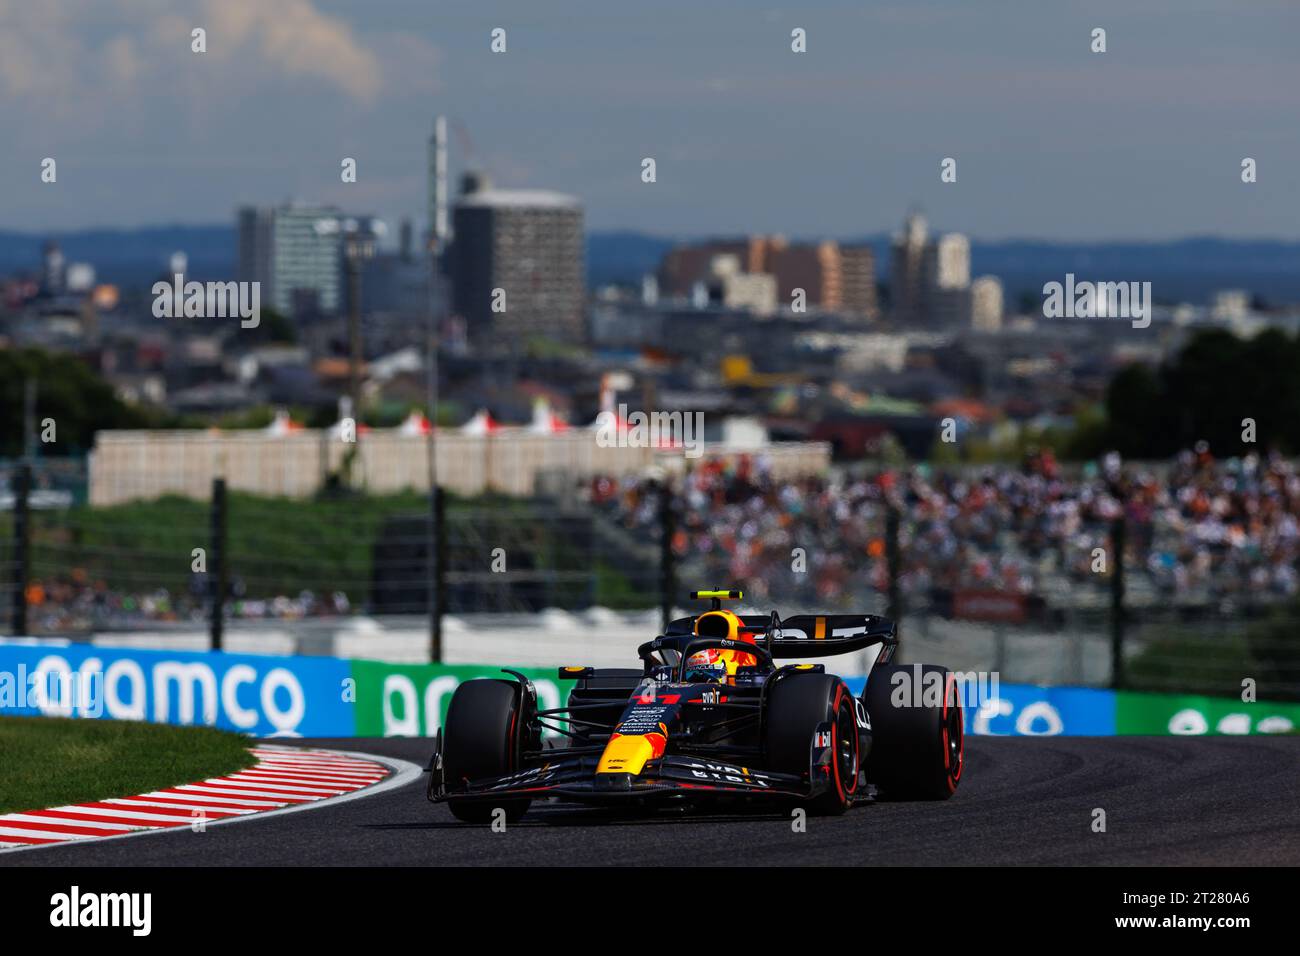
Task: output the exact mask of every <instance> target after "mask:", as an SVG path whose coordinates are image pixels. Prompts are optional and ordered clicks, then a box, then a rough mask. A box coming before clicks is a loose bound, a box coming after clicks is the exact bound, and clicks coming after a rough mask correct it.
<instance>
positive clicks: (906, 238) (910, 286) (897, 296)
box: [889, 213, 926, 326]
mask: <svg viewBox="0 0 1300 956" xmlns="http://www.w3.org/2000/svg"><path fill="white" fill-rule="evenodd" d="M925 249H926V224H925V219H924V218H922V217H921V216H920V215H919V214H917V213H912V214H911V215H909V216H908V217H907V219H906V220H905V221H904V223H903V231H902V232H901V233H898V234H897V235H895V236H894V239H893V242H892V243H891V250H890V262H889V291H890V295H891V296H892V299H893V306H892V309H891V312H892V314H893V318H894V321H895V322H897V323H899V324H900V325H904V326H915V325H919V324H921V323H922V322H923V321H924V320H925V314H924V311H925V302H924V298H923V293H924V276H923V273H924V258H925Z"/></svg>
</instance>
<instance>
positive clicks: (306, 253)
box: [238, 203, 345, 315]
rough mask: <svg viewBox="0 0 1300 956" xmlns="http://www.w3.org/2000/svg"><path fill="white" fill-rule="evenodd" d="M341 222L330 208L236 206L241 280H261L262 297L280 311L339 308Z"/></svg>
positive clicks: (296, 204)
mask: <svg viewBox="0 0 1300 956" xmlns="http://www.w3.org/2000/svg"><path fill="white" fill-rule="evenodd" d="M344 224H345V220H344V218H343V216H342V214H341V213H340V212H339V210H337V209H335V208H333V207H330V206H312V205H307V204H303V203H290V204H288V205H284V206H276V207H262V208H255V207H245V208H243V209H240V210H239V215H238V227H239V239H238V243H239V249H238V270H239V276H238V277H239V280H240V281H241V282H260V283H261V284H262V301H263V302H264V303H266V304H267V305H269V306H271V307H272V308H274V309H275V310H276V311H278V312H280V313H281V314H282V315H293V314H294V313H295V311H297V309H298V307H300V306H303V305H307V304H309V305H312V306H314V307H315V308H317V309H319V310H320V311H322V312H325V313H337V312H339V311H340V310H341V309H342V307H343V300H342V291H343V262H342V245H341V243H342V236H343V230H344Z"/></svg>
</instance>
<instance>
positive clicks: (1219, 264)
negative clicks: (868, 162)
mask: <svg viewBox="0 0 1300 956" xmlns="http://www.w3.org/2000/svg"><path fill="white" fill-rule="evenodd" d="M47 238H49V239H54V240H55V241H57V242H58V243H59V245H60V246H61V247H62V248H63V252H64V255H65V256H66V257H67V259H68V260H69V261H76V262H90V263H92V264H93V265H94V266H95V268H96V271H97V273H98V275H99V277H100V279H101V281H107V282H115V283H118V284H119V285H123V286H128V287H129V286H144V285H147V284H148V283H150V282H153V281H154V280H155V279H157V278H158V277H159V276H161V275H162V274H164V273H165V272H166V269H167V262H168V259H169V258H170V256H171V254H172V253H173V252H175V251H177V250H184V251H185V252H186V254H187V255H188V256H189V261H190V274H191V275H192V276H193V277H194V278H196V279H200V280H203V279H209V278H230V277H232V276H233V274H234V270H235V230H234V227H233V226H230V225H215V226H150V227H145V228H141V229H122V230H118V229H94V230H85V231H74V232H65V233H54V234H51V235H49V236H42V235H36V234H31V233H16V232H4V231H0V275H9V274H12V273H14V272H19V271H29V272H35V271H37V270H38V269H39V268H40V259H41V246H42V244H43V243H44V242H45V240H46V239H47ZM846 241H851V242H861V243H866V244H869V245H871V246H872V247H873V248H874V249H875V251H876V268H877V271H878V273H879V274H880V277H881V279H882V280H884V279H886V278H887V266H888V256H889V237H888V235H886V234H883V233H877V234H874V235H867V236H859V237H856V238H851V239H848V240H846ZM674 244H675V240H673V239H668V238H664V237H661V236H654V235H648V234H646V233H641V232H634V231H627V230H620V231H609V232H592V233H589V234H588V235H587V279H588V282H589V283H590V284H591V285H593V286H596V285H604V284H607V283H614V282H625V283H636V282H638V281H640V278H641V276H642V275H644V274H645V273H647V272H651V271H653V270H654V269H655V267H656V266H657V265H658V263H659V260H660V259H661V258H662V257H663V255H664V253H665V252H667V251H668V250H669V249H671V248H672V247H673V245H674ZM971 272H972V275H985V274H992V275H996V276H1000V277H1001V278H1002V281H1003V284H1004V285H1005V287H1006V298H1007V302H1008V304H1009V305H1012V306H1014V305H1015V303H1016V300H1017V298H1018V297H1019V296H1020V295H1022V294H1025V293H1032V294H1040V292H1041V289H1042V286H1043V283H1045V282H1049V281H1052V280H1060V279H1061V278H1062V277H1063V276H1064V275H1065V273H1067V272H1073V273H1074V274H1075V275H1076V276H1078V277H1079V278H1081V279H1083V278H1092V279H1114V280H1120V279H1124V280H1137V281H1142V280H1149V281H1150V282H1151V283H1152V293H1153V295H1154V296H1155V298H1156V300H1157V301H1162V302H1165V301H1168V302H1173V301H1190V302H1203V301H1205V300H1206V299H1207V297H1208V296H1209V295H1210V294H1211V293H1213V292H1214V291H1215V290H1218V289H1227V288H1244V289H1248V290H1250V291H1251V292H1253V293H1255V294H1257V295H1259V296H1262V297H1263V298H1264V299H1265V300H1267V301H1270V302H1275V303H1279V302H1300V242H1287V241H1281V240H1237V239H1217V238H1213V237H1196V238H1188V239H1178V240H1170V241H1163V242H1059V241H1048V240H1037V239H1015V240H1005V241H998V242H983V241H979V240H975V241H973V242H972V246H971Z"/></svg>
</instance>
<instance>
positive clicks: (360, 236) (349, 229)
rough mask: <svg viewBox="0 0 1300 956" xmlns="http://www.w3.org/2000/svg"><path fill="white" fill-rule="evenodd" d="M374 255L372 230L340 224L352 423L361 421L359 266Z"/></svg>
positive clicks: (352, 221)
mask: <svg viewBox="0 0 1300 956" xmlns="http://www.w3.org/2000/svg"><path fill="white" fill-rule="evenodd" d="M374 254H375V232H374V230H373V229H372V228H370V227H368V226H367V227H362V226H361V225H360V224H358V223H357V221H356V220H355V219H349V220H348V221H347V222H346V223H345V224H344V232H343V255H344V258H345V259H346V260H347V265H348V352H349V360H348V394H349V395H350V396H351V398H352V417H353V419H354V421H359V420H360V418H361V358H362V352H361V263H362V262H363V261H364V260H366V259H369V258H371V257H372V256H373V255H374Z"/></svg>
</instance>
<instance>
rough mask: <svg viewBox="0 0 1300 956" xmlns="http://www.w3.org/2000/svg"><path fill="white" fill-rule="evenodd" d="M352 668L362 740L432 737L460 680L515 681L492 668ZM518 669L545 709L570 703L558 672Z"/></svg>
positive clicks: (358, 663) (362, 664)
mask: <svg viewBox="0 0 1300 956" xmlns="http://www.w3.org/2000/svg"><path fill="white" fill-rule="evenodd" d="M351 664H352V679H353V680H354V681H355V682H356V688H355V692H356V700H355V706H354V708H353V713H354V714H355V715H356V735H357V736H358V737H431V736H433V734H434V733H436V732H437V730H438V728H439V727H441V726H442V721H443V719H444V718H445V717H446V716H447V705H448V704H450V703H451V695H452V693H453V692H454V691H455V690H456V687H457V685H458V684H460V682H461V681H465V680H473V679H474V678H476V677H497V678H503V679H506V680H509V679H510V677H509V675H507V674H504V673H502V671H501V668H500V667H495V666H491V665H477V664H463V665H461V664H386V663H382V662H380V661H362V660H353V661H352V662H351ZM517 670H518V671H519V672H520V673H521V674H524V675H525V676H526V677H528V679H529V680H531V681H532V682H533V685H534V686H535V687H536V688H537V702H538V705H539V706H540V707H543V708H547V707H559V706H561V705H562V704H563V703H564V702H565V700H566V699H567V698H568V686H567V685H568V682H567V681H560V680H559V679H558V678H557V677H556V676H555V673H556V672H555V668H544V669H542V668H527V667H521V668H517ZM561 684H564V685H565V686H564V687H563V688H562V687H561Z"/></svg>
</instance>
